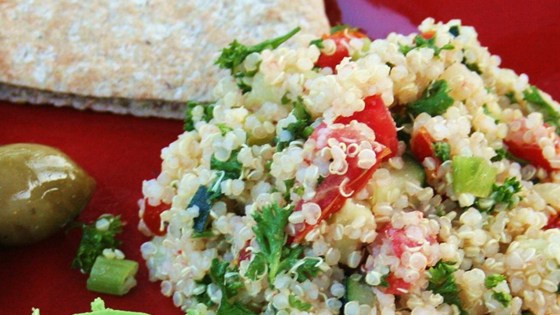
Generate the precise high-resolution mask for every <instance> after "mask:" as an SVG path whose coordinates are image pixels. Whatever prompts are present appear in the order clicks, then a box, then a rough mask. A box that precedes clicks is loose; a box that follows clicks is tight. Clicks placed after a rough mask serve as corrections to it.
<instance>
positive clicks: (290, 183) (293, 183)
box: [284, 178, 296, 201]
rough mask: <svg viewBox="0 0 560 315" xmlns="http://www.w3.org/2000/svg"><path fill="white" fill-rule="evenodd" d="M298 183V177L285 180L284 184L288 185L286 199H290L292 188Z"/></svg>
mask: <svg viewBox="0 0 560 315" xmlns="http://www.w3.org/2000/svg"><path fill="white" fill-rule="evenodd" d="M295 183H296V179H295V178H292V179H287V180H285V181H284V186H286V192H285V193H284V200H286V201H290V200H291V198H290V192H291V190H292V188H293V187H294V185H295Z"/></svg>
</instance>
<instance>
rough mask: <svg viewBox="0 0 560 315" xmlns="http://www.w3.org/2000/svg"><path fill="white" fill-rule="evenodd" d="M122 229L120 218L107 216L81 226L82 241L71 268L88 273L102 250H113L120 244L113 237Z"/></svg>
mask: <svg viewBox="0 0 560 315" xmlns="http://www.w3.org/2000/svg"><path fill="white" fill-rule="evenodd" d="M122 227H123V224H122V222H121V219H120V216H114V215H109V214H104V215H101V216H100V217H99V218H98V219H97V220H96V221H95V222H94V223H92V224H83V225H82V230H83V233H82V240H81V241H80V246H79V247H78V253H77V254H76V257H75V258H74V260H73V261H72V268H79V269H80V270H81V271H82V272H83V273H90V272H91V268H92V267H93V264H94V262H95V259H97V257H98V256H100V255H102V254H103V250H104V249H106V248H111V249H115V248H117V247H118V246H119V245H120V244H121V241H119V240H117V239H116V238H115V237H116V236H117V234H119V233H121V232H122Z"/></svg>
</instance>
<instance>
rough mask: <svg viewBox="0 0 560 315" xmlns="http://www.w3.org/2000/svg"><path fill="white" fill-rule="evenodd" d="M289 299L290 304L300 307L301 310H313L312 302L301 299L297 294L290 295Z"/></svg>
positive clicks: (296, 307)
mask: <svg viewBox="0 0 560 315" xmlns="http://www.w3.org/2000/svg"><path fill="white" fill-rule="evenodd" d="M288 301H289V302H290V306H291V307H293V308H295V309H298V310H300V311H303V312H307V311H309V310H311V307H312V305H311V304H310V303H307V302H304V301H302V300H300V299H298V298H297V297H296V296H295V295H290V296H289V297H288Z"/></svg>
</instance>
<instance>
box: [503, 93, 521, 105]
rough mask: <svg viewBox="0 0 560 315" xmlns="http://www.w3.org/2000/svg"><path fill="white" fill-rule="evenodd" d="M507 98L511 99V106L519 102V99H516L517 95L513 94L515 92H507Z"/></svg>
mask: <svg viewBox="0 0 560 315" xmlns="http://www.w3.org/2000/svg"><path fill="white" fill-rule="evenodd" d="M505 96H506V97H507V98H508V99H509V102H510V103H511V104H518V103H519V101H518V100H517V98H515V93H513V91H510V92H507V93H506V94H505Z"/></svg>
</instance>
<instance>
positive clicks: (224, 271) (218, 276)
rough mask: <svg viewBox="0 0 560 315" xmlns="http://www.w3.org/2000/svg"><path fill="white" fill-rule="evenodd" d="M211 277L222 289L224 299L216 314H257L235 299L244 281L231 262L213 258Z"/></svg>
mask: <svg viewBox="0 0 560 315" xmlns="http://www.w3.org/2000/svg"><path fill="white" fill-rule="evenodd" d="M210 278H211V279H212V282H213V283H215V284H216V285H217V286H218V287H219V288H220V290H221V291H222V300H221V302H220V307H219V308H218V311H217V312H216V314H219V315H242V314H247V315H249V314H255V313H254V312H252V311H251V310H249V309H248V308H247V307H246V306H244V305H242V304H240V303H238V302H235V301H234V298H235V296H236V295H237V294H238V292H239V290H240V289H241V288H243V282H242V281H241V277H240V276H239V271H238V270H237V268H235V267H233V268H232V267H230V266H229V262H225V261H224V262H220V260H219V259H217V258H215V259H214V260H212V265H211V266H210Z"/></svg>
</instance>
